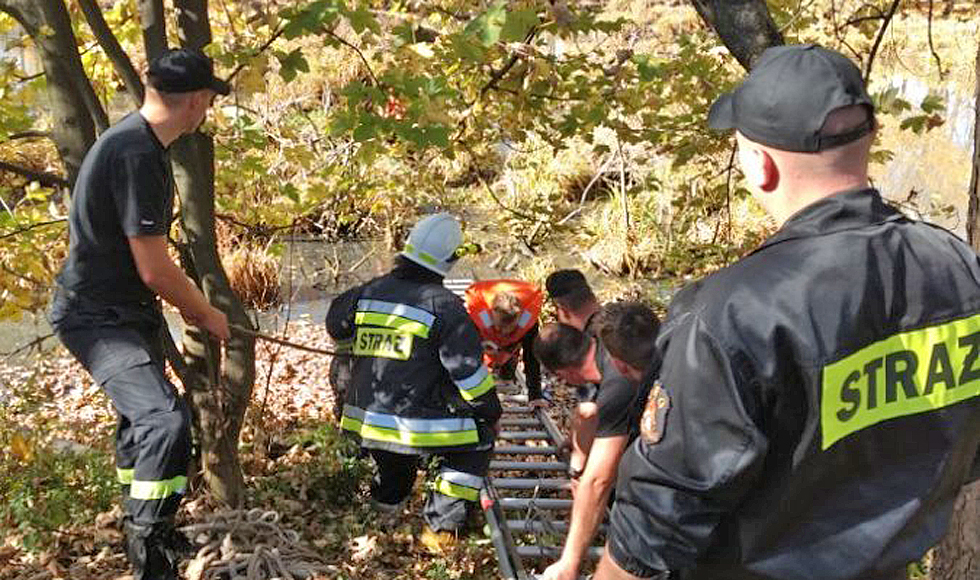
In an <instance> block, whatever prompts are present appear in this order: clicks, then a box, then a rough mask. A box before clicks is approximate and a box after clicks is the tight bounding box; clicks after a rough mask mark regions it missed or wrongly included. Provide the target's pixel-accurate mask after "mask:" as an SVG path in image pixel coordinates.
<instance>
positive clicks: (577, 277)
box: [544, 270, 591, 298]
mask: <svg viewBox="0 0 980 580" xmlns="http://www.w3.org/2000/svg"><path fill="white" fill-rule="evenodd" d="M544 286H545V288H546V289H547V290H548V295H549V296H550V297H551V298H561V297H562V296H566V295H568V294H570V293H571V292H574V291H577V290H581V289H586V290H589V291H590V292H591V288H590V287H589V282H588V280H586V279H585V274H582V272H580V271H578V270H556V271H555V272H552V273H551V274H550V275H549V276H548V278H547V279H546V280H545V281H544Z"/></svg>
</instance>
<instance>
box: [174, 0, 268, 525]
mask: <svg viewBox="0 0 980 580" xmlns="http://www.w3.org/2000/svg"><path fill="white" fill-rule="evenodd" d="M175 5H176V7H177V11H178V27H179V30H180V32H179V37H180V38H181V42H182V44H183V45H185V46H189V47H193V48H202V47H203V46H205V45H206V44H208V43H209V42H210V41H211V27H210V23H209V20H208V15H207V2H206V1H204V0H176V2H175ZM173 159H174V165H175V179H176V182H177V188H178V193H179V194H180V201H181V228H182V231H183V235H184V237H185V241H186V245H185V251H184V252H183V255H182V261H183V262H184V264H185V267H189V271H190V272H191V273H192V275H193V276H194V278H195V279H196V280H197V281H198V285H199V286H200V287H201V289H202V290H203V291H204V294H205V295H206V296H207V297H208V299H209V300H210V301H211V302H212V303H213V304H215V305H216V306H217V307H218V308H221V310H222V311H224V312H225V313H226V314H227V315H228V319H229V322H231V323H232V324H236V325H238V326H242V327H245V328H251V326H252V325H251V322H250V321H249V319H248V315H247V314H246V312H245V308H244V306H243V305H242V303H241V301H239V299H238V297H237V296H236V295H235V293H234V292H232V290H231V284H230V283H229V282H228V278H227V276H226V274H225V271H224V269H223V267H222V265H221V260H220V259H219V257H218V250H217V244H216V239H215V230H214V142H213V140H212V138H211V137H210V136H209V135H205V134H203V133H199V132H198V133H194V134H192V135H186V136H184V137H182V138H181V139H179V140H178V141H177V142H176V143H174V146H173ZM184 357H185V361H186V362H187V364H188V369H189V371H190V374H191V375H193V377H192V379H191V381H190V383H189V386H188V385H185V387H188V388H187V391H188V394H189V398H190V402H191V407H192V409H193V413H194V416H195V422H196V423H198V427H199V429H198V434H199V437H200V441H201V451H202V453H201V463H202V467H203V468H204V477H205V480H206V481H207V483H208V486H209V487H210V489H211V491H212V492H213V493H214V495H215V497H217V498H218V499H219V500H220V501H222V502H224V503H226V504H228V505H230V506H238V505H241V503H242V502H243V501H244V498H245V481H244V479H243V477H242V472H241V466H240V464H239V461H238V438H239V435H240V433H241V428H242V424H243V421H244V418H245V411H246V409H247V408H248V403H249V401H250V400H251V397H252V386H253V384H254V382H255V339H254V338H253V337H251V336H247V335H243V334H241V333H233V337H232V339H231V340H229V341H228V342H226V343H225V360H224V365H223V366H220V361H221V357H220V351H219V350H218V348H217V345H216V344H214V343H213V342H212V341H210V340H207V339H206V338H205V337H204V336H202V334H201V333H200V332H191V333H188V334H187V335H186V337H185V340H184Z"/></svg>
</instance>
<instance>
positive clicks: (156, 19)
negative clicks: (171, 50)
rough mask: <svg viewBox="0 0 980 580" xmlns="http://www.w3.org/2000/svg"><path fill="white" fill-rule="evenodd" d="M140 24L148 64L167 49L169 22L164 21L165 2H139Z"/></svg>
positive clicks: (141, 0) (160, 0)
mask: <svg viewBox="0 0 980 580" xmlns="http://www.w3.org/2000/svg"><path fill="white" fill-rule="evenodd" d="M139 7H140V24H141V25H142V26H143V49H144V50H145V51H146V62H150V61H151V60H153V58H154V57H156V56H159V55H160V54H161V53H163V51H164V50H166V48H167V21H166V20H165V19H164V11H163V0H139Z"/></svg>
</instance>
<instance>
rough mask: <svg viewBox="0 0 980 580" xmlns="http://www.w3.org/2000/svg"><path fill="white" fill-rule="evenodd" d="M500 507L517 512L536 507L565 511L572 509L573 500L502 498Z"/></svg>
mask: <svg viewBox="0 0 980 580" xmlns="http://www.w3.org/2000/svg"><path fill="white" fill-rule="evenodd" d="M500 505H501V506H503V508H504V509H508V510H517V509H526V508H529V507H536V508H541V509H546V510H563V509H571V508H572V500H570V499H556V498H550V497H502V498H500Z"/></svg>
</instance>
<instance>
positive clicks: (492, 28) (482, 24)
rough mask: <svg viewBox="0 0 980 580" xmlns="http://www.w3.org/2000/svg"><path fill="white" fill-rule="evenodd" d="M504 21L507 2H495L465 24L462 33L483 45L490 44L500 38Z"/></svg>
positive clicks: (505, 20) (505, 19)
mask: <svg viewBox="0 0 980 580" xmlns="http://www.w3.org/2000/svg"><path fill="white" fill-rule="evenodd" d="M506 22H507V3H506V2H497V3H496V4H494V5H493V6H491V7H490V8H488V9H487V11H486V12H484V13H483V14H481V15H479V16H477V17H476V18H474V19H473V20H472V21H471V22H470V23H469V24H467V25H466V28H464V29H463V33H464V34H467V35H470V36H473V37H475V38H476V39H477V40H479V42H480V44H482V45H483V46H491V45H493V44H495V43H496V42H497V41H498V40H500V33H501V31H502V30H503V28H504V24H505V23H506Z"/></svg>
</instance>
